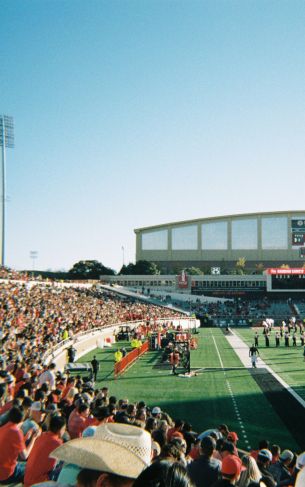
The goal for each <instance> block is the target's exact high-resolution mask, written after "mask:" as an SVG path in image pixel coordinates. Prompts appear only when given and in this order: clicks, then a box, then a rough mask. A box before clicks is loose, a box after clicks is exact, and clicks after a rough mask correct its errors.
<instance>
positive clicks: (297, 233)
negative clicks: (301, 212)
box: [291, 218, 305, 247]
mask: <svg viewBox="0 0 305 487" xmlns="http://www.w3.org/2000/svg"><path fill="white" fill-rule="evenodd" d="M291 237H292V240H291V245H292V247H303V246H304V245H305V218H292V219H291Z"/></svg>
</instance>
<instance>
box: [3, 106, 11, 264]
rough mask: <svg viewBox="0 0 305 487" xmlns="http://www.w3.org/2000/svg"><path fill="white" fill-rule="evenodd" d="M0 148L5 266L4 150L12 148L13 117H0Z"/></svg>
mask: <svg viewBox="0 0 305 487" xmlns="http://www.w3.org/2000/svg"><path fill="white" fill-rule="evenodd" d="M0 146H1V147H2V151H1V153H2V161H1V193H2V194H1V220H2V221H1V265H2V266H3V267H4V265H5V202H6V174H5V170H6V150H5V149H6V148H13V147H14V120H13V117H9V116H7V115H0Z"/></svg>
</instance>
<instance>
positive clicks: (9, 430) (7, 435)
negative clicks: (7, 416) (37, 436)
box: [0, 421, 26, 481]
mask: <svg viewBox="0 0 305 487" xmlns="http://www.w3.org/2000/svg"><path fill="white" fill-rule="evenodd" d="M25 448H26V447H25V443H24V437H23V433H22V431H21V429H20V428H19V427H18V425H17V424H15V423H12V422H11V421H9V422H8V423H6V424H5V425H4V426H1V427H0V480H1V481H2V480H6V479H8V478H9V477H10V476H11V475H13V473H14V470H15V468H16V465H17V459H18V455H19V454H20V453H21V452H22V451H23V450H25Z"/></svg>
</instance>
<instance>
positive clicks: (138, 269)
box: [119, 260, 160, 276]
mask: <svg viewBox="0 0 305 487" xmlns="http://www.w3.org/2000/svg"><path fill="white" fill-rule="evenodd" d="M119 274H121V275H131V276H132V275H158V274H160V269H159V268H158V266H157V264H155V263H154V262H148V261H147V260H138V261H137V262H136V263H135V264H132V262H130V263H129V264H128V265H123V267H122V269H121V270H120V272H119Z"/></svg>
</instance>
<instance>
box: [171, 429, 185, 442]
mask: <svg viewBox="0 0 305 487" xmlns="http://www.w3.org/2000/svg"><path fill="white" fill-rule="evenodd" d="M172 438H181V439H183V438H184V436H183V434H182V433H181V431H178V430H177V429H176V428H170V429H169V430H168V432H167V441H171V440H172Z"/></svg>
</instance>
